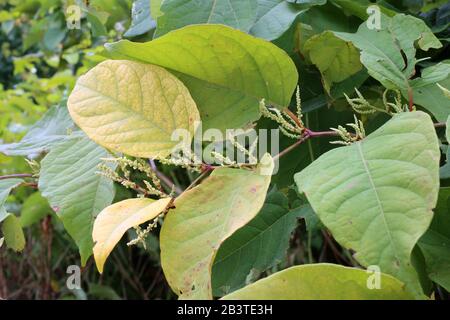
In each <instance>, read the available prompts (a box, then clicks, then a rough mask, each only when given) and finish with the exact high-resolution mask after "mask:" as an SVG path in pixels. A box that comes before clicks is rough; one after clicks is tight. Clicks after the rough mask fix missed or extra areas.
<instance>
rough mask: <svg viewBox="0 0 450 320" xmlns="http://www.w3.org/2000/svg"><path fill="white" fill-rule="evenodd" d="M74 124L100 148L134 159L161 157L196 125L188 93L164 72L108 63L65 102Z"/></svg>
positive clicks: (85, 78) (150, 67)
mask: <svg viewBox="0 0 450 320" xmlns="http://www.w3.org/2000/svg"><path fill="white" fill-rule="evenodd" d="M67 105H68V107H69V112H70V115H71V116H72V118H73V119H74V121H75V122H76V123H77V124H78V125H79V126H80V128H81V129H83V131H85V132H86V134H87V135H88V136H89V137H90V138H91V139H92V140H94V141H95V142H97V143H98V144H100V145H102V146H104V147H105V148H108V149H112V150H114V151H118V152H123V153H125V154H128V155H131V156H135V157H149V158H158V157H166V156H168V155H169V154H170V153H171V152H172V149H173V148H174V147H175V146H176V145H177V144H178V143H179V141H177V140H175V139H172V134H173V133H174V132H175V130H181V129H184V130H186V131H188V132H189V133H190V134H191V136H192V135H193V133H194V124H195V122H196V121H199V120H200V118H199V114H198V110H197V108H196V105H195V102H194V101H193V100H192V98H191V95H190V94H189V91H188V90H187V89H186V87H185V86H184V85H183V83H181V82H180V81H179V80H178V79H177V78H175V77H174V76H173V75H172V74H170V73H169V72H168V71H166V70H165V69H163V68H161V67H158V66H154V65H149V64H142V63H137V62H133V61H115V60H107V61H104V62H102V63H100V64H99V65H97V66H96V67H95V68H93V69H91V70H90V71H89V72H88V73H87V74H85V75H84V76H82V77H80V78H79V79H78V81H77V84H76V85H75V88H74V89H73V91H72V93H71V95H70V97H69V100H68V102H67Z"/></svg>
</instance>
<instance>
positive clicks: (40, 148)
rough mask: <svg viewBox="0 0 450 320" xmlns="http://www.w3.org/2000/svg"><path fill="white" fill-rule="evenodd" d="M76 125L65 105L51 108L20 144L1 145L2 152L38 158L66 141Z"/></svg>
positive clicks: (9, 154)
mask: <svg viewBox="0 0 450 320" xmlns="http://www.w3.org/2000/svg"><path fill="white" fill-rule="evenodd" d="M73 129H74V124H73V121H72V119H71V118H70V115H69V113H68V111H67V107H66V104H65V103H62V104H61V105H59V106H55V107H52V108H50V110H49V111H47V113H46V114H45V115H44V116H43V117H42V119H41V120H39V121H38V122H36V123H35V124H34V125H33V126H32V127H31V128H30V130H29V131H28V133H27V134H26V135H25V136H24V137H23V139H22V140H21V141H20V142H18V143H12V144H6V145H0V152H2V153H4V154H6V155H8V156H37V155H39V154H40V153H42V152H48V151H49V149H50V147H51V146H52V145H53V144H54V143H56V142H59V141H61V140H62V139H64V138H65V137H66V136H67V135H68V132H69V131H71V130H73Z"/></svg>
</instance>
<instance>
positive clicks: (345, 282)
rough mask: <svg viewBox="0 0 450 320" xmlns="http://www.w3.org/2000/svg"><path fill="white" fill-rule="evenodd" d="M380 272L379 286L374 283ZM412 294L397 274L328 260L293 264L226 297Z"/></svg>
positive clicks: (401, 297) (384, 297)
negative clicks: (352, 266) (357, 267)
mask: <svg viewBox="0 0 450 320" xmlns="http://www.w3.org/2000/svg"><path fill="white" fill-rule="evenodd" d="M377 276H379V279H378V280H379V286H380V287H379V288H376V286H375V285H376V283H377V279H376V278H375V277H377ZM369 286H370V287H371V288H372V289H370V288H369ZM372 286H373V287H372ZM413 298H414V297H413V296H412V295H411V294H410V293H408V292H407V291H406V290H405V286H404V285H403V283H402V282H400V281H399V280H397V279H396V278H394V277H391V276H389V275H386V274H382V273H381V274H375V273H374V272H367V271H365V270H361V269H356V268H348V267H343V266H339V265H334V264H328V263H320V264H312V265H302V266H296V267H292V268H289V269H286V270H283V271H280V272H277V273H275V274H273V275H271V276H270V277H267V278H265V279H262V280H259V281H257V282H255V283H253V284H251V285H249V286H247V287H245V288H243V289H241V290H238V291H235V292H233V293H231V294H229V295H227V296H225V297H223V299H224V300H250V299H251V300H336V299H337V300H411V299H413Z"/></svg>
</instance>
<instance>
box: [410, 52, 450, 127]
mask: <svg viewBox="0 0 450 320" xmlns="http://www.w3.org/2000/svg"><path fill="white" fill-rule="evenodd" d="M437 83H439V84H440V85H442V86H443V87H445V88H450V62H448V61H446V62H441V63H438V64H436V65H434V66H431V67H428V68H425V69H423V70H422V75H421V77H420V78H417V79H414V80H412V81H411V87H412V88H413V94H414V96H413V97H414V103H415V104H416V105H419V106H422V107H424V108H425V109H427V110H428V111H430V112H431V113H432V114H433V116H434V117H435V118H436V120H438V121H446V120H447V118H448V116H449V115H450V99H449V98H448V97H446V96H445V94H444V92H443V91H442V90H441V89H440V88H439V87H438V86H437ZM404 95H405V96H406V95H407V93H406V92H404Z"/></svg>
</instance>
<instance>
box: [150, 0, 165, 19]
mask: <svg viewBox="0 0 450 320" xmlns="http://www.w3.org/2000/svg"><path fill="white" fill-rule="evenodd" d="M162 2H163V0H150V14H151V16H152V18H153V19H154V20H155V21H156V20H157V19H158V18H159V17H160V16H161V15H162V12H161V3H162Z"/></svg>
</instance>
